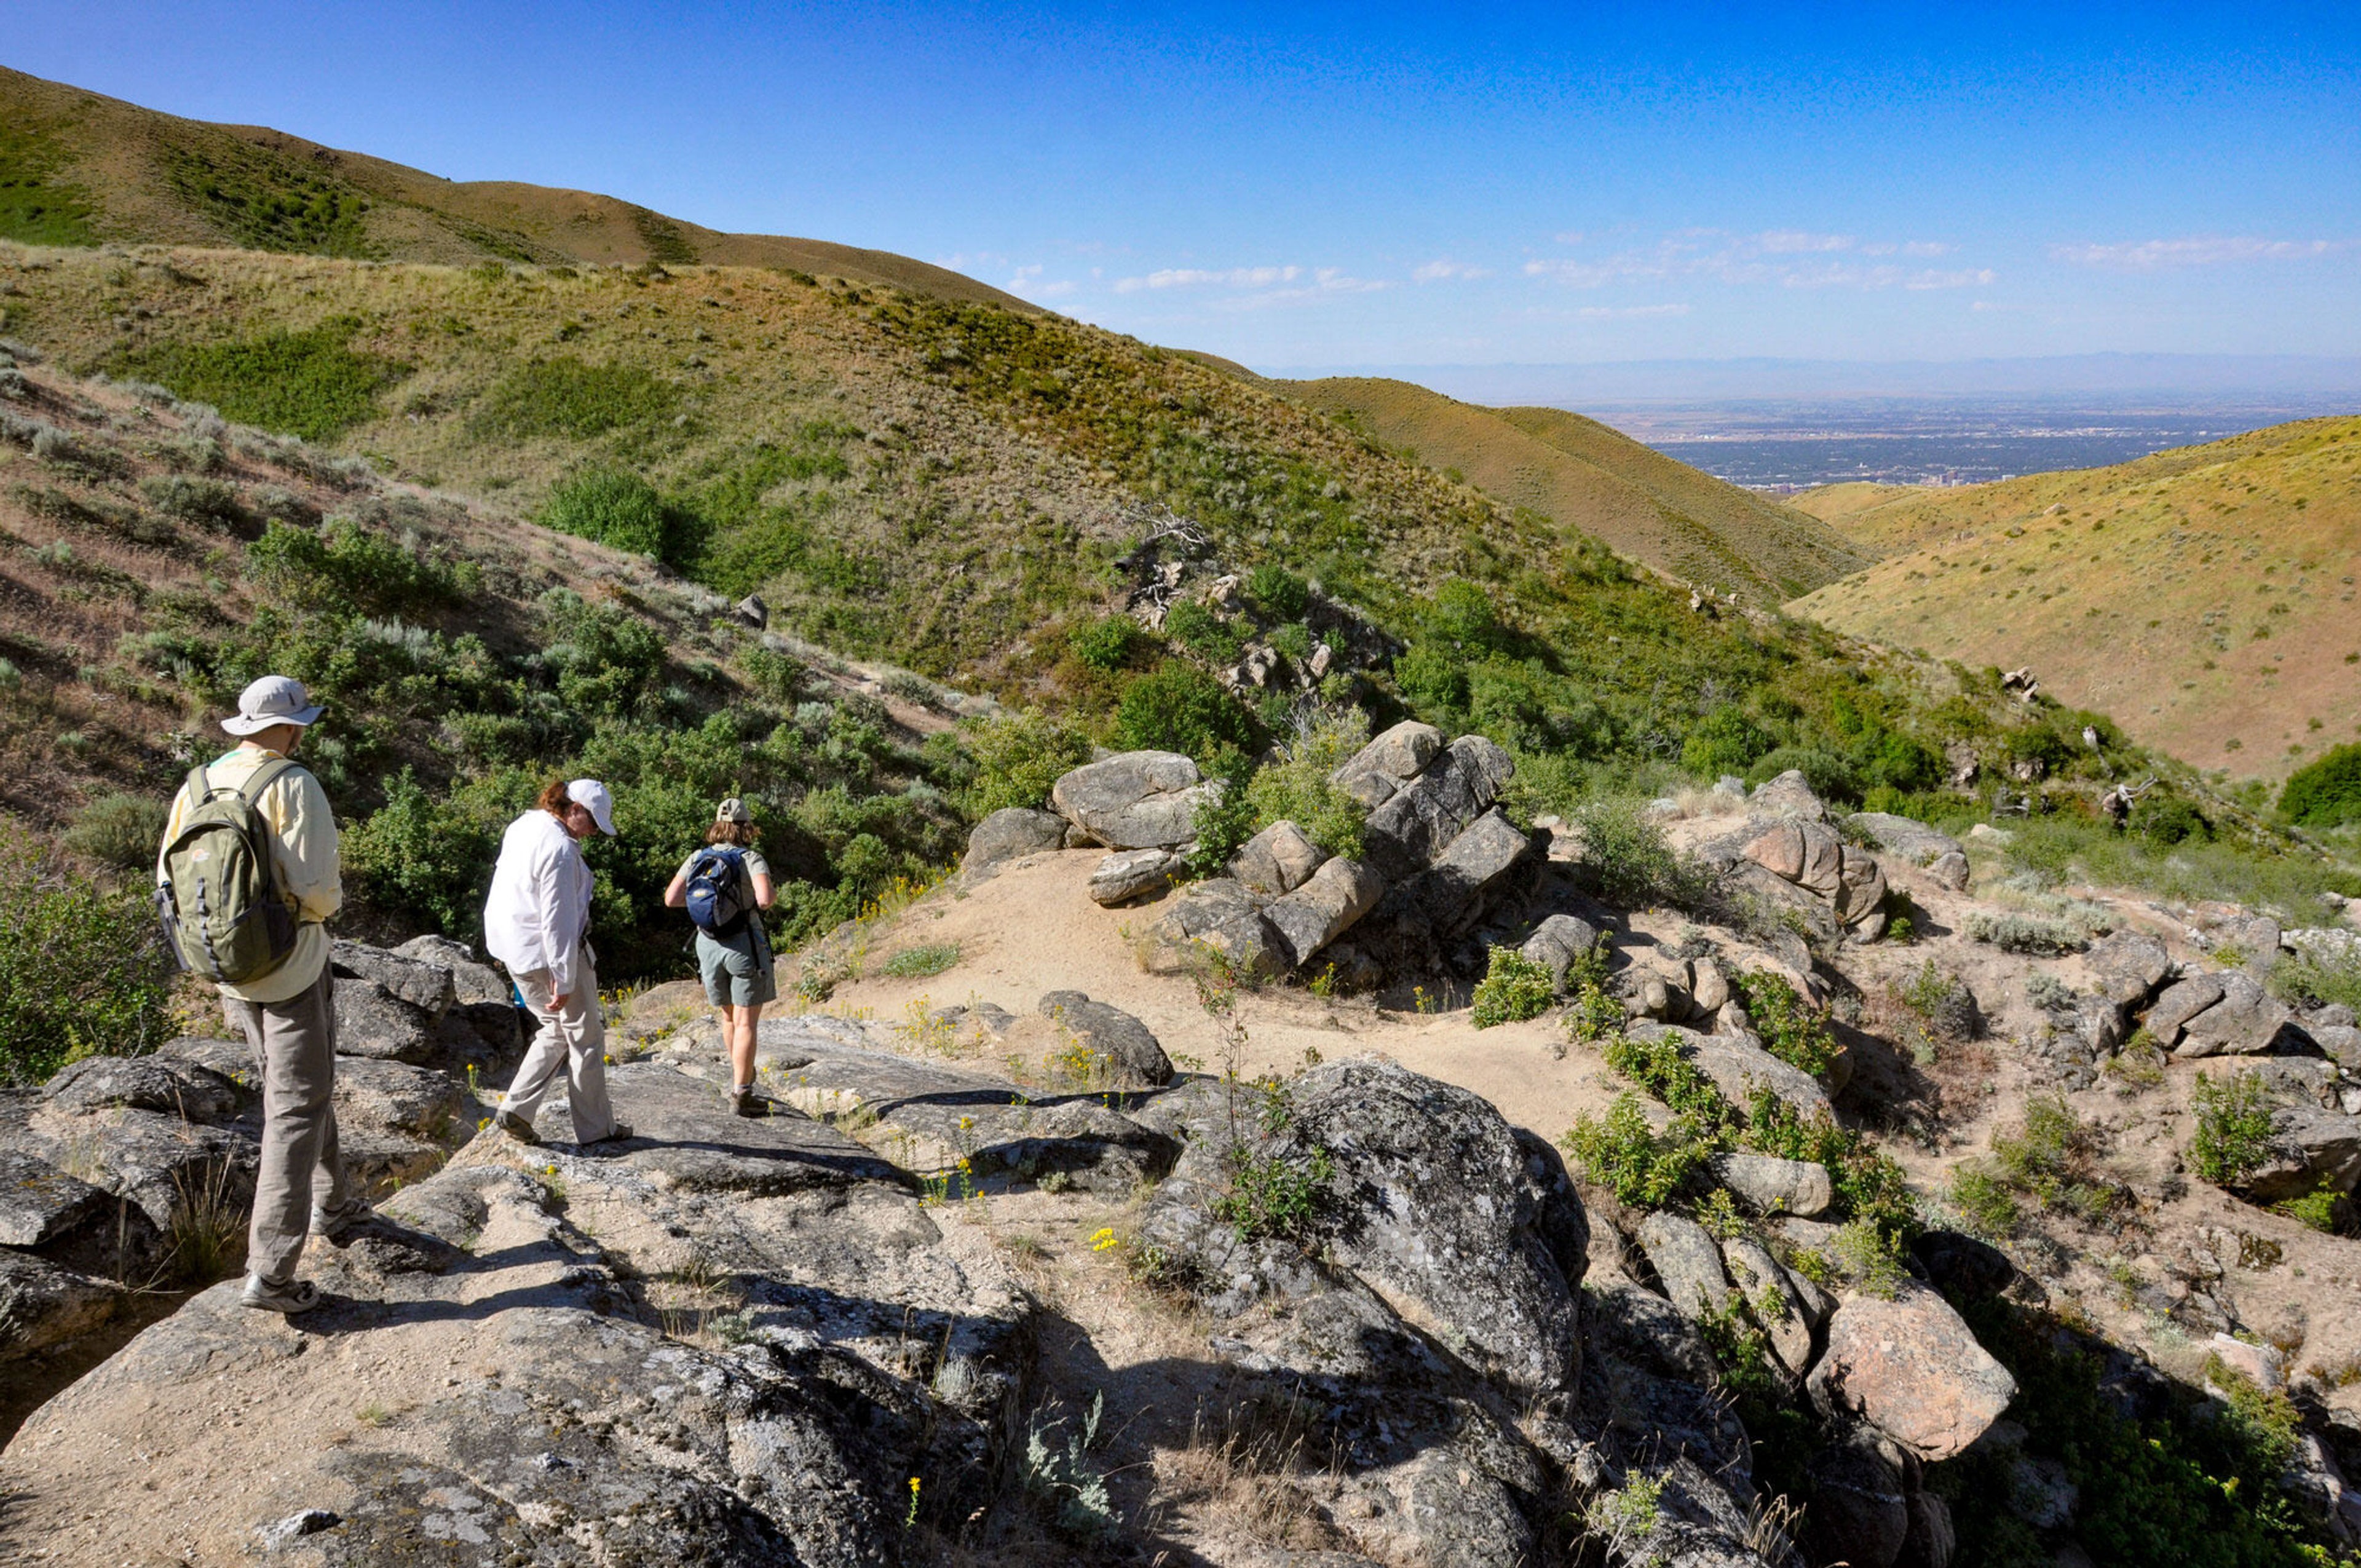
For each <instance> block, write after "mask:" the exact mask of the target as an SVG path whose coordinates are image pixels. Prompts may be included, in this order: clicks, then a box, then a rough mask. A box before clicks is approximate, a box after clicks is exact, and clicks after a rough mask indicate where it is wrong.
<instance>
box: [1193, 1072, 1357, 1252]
mask: <svg viewBox="0 0 2361 1568" xmlns="http://www.w3.org/2000/svg"><path fill="white" fill-rule="evenodd" d="M1233 1092H1235V1093H1239V1094H1251V1095H1256V1096H1258V1097H1259V1100H1260V1103H1259V1104H1258V1105H1257V1106H1256V1107H1255V1113H1254V1120H1255V1124H1256V1125H1257V1128H1258V1129H1259V1131H1260V1134H1261V1136H1260V1138H1259V1139H1256V1138H1252V1137H1248V1136H1241V1137H1240V1138H1239V1139H1238V1140H1237V1141H1236V1142H1235V1143H1233V1144H1232V1145H1231V1146H1230V1147H1229V1149H1228V1151H1227V1154H1226V1157H1225V1158H1224V1165H1225V1166H1226V1167H1227V1175H1228V1178H1229V1180H1228V1185H1227V1188H1226V1190H1224V1191H1223V1192H1221V1193H1220V1194H1218V1195H1217V1196H1216V1197H1215V1198H1214V1200H1213V1216H1214V1218H1216V1219H1218V1220H1220V1221H1222V1222H1223V1223H1225V1224H1227V1225H1228V1226H1229V1227H1230V1229H1231V1230H1232V1231H1234V1232H1235V1233H1236V1234H1237V1238H1238V1240H1240V1241H1241V1242H1255V1241H1260V1240H1263V1239H1265V1238H1270V1239H1273V1240H1279V1241H1297V1242H1300V1241H1301V1240H1303V1239H1304V1236H1305V1234H1306V1233H1307V1232H1308V1231H1309V1230H1310V1229H1311V1226H1312V1222H1313V1221H1314V1220H1315V1219H1317V1218H1318V1217H1319V1214H1320V1210H1321V1205H1322V1203H1323V1200H1324V1198H1325V1196H1326V1189H1327V1186H1328V1183H1329V1181H1330V1180H1331V1179H1333V1178H1334V1176H1335V1174H1336V1165H1335V1161H1334V1158H1333V1157H1331V1156H1330V1155H1329V1153H1328V1151H1327V1150H1326V1149H1324V1148H1323V1147H1321V1146H1319V1145H1318V1144H1315V1143H1310V1142H1307V1141H1306V1140H1304V1139H1302V1138H1301V1137H1299V1136H1297V1135H1296V1130H1295V1114H1294V1108H1293V1107H1292V1106H1291V1105H1290V1103H1289V1102H1288V1098H1287V1091H1285V1090H1284V1089H1282V1088H1280V1087H1279V1086H1278V1085H1277V1084H1276V1083H1275V1082H1271V1081H1265V1082H1262V1083H1258V1084H1244V1085H1235V1086H1234V1087H1233Z"/></svg>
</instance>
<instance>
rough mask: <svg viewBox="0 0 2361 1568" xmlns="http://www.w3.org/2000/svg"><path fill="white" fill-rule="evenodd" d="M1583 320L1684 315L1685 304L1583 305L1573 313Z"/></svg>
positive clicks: (1686, 312) (1626, 319) (1686, 308)
mask: <svg viewBox="0 0 2361 1568" xmlns="http://www.w3.org/2000/svg"><path fill="white" fill-rule="evenodd" d="M1688 313H1689V308H1688V306H1686V305H1585V306H1583V307H1582V309H1580V310H1578V311H1576V312H1575V314H1576V315H1577V316H1580V317H1581V318H1582V319H1583V320H1585V321H1608V320H1615V321H1628V320H1630V319H1631V318H1632V317H1635V316H1685V315H1686V314H1688Z"/></svg>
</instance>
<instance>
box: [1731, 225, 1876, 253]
mask: <svg viewBox="0 0 2361 1568" xmlns="http://www.w3.org/2000/svg"><path fill="white" fill-rule="evenodd" d="M1754 243H1755V246H1756V247H1758V248H1759V249H1761V250H1762V251H1763V254H1764V255H1766V256H1792V255H1795V254H1796V253H1798V252H1804V251H1829V250H1850V249H1851V248H1852V247H1854V246H1855V245H1856V244H1858V243H1859V242H1858V241H1857V240H1855V239H1854V238H1853V236H1850V235H1849V234H1806V232H1804V231H1803V230H1801V229H1772V230H1770V231H1768V232H1767V233H1763V234H1759V235H1756V236H1754Z"/></svg>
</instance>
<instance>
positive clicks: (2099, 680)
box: [1790, 418, 2361, 778]
mask: <svg viewBox="0 0 2361 1568" xmlns="http://www.w3.org/2000/svg"><path fill="white" fill-rule="evenodd" d="M1799 504H1800V505H1803V506H1804V507H1806V509H1808V510H1816V511H1817V512H1819V513H1820V514H1821V515H1823V516H1828V517H1829V518H1831V520H1832V521H1835V522H1836V523H1837V525H1838V526H1839V528H1840V529H1841V530H1843V531H1844V532H1846V533H1848V534H1850V536H1851V537H1853V538H1854V539H1855V540H1857V541H1858V542H1860V543H1861V544H1862V545H1863V546H1864V547H1865V548H1866V549H1867V550H1869V551H1871V552H1872V553H1875V554H1883V555H1885V556H1886V559H1884V560H1883V561H1882V562H1880V563H1879V564H1878V565H1876V566H1874V567H1872V568H1871V569H1870V570H1868V571H1866V572H1863V573H1861V575H1859V576H1854V577H1850V578H1848V579H1846V580H1845V581H1844V582H1842V583H1839V584H1835V585H1833V586H1831V587H1826V588H1822V589H1820V590H1819V591H1818V592H1817V593H1814V594H1812V595H1810V596H1809V597H1808V598H1802V599H1799V600H1797V601H1796V602H1795V604H1794V605H1792V606H1791V607H1790V609H1794V610H1795V611H1796V612H1797V613H1800V614H1804V615H1808V616H1811V617H1813V618H1815V619H1817V620H1820V621H1822V622H1824V623H1825V624H1827V625H1829V626H1833V627H1837V628H1839V629H1840V630H1845V631H1848V632H1851V633H1854V634H1856V635H1859V636H1863V637H1871V638H1875V639H1877V640H1879V641H1884V642H1888V643H1892V644H1894V645H1897V646H1901V647H1915V648H1923V649H1925V650H1926V651H1927V652H1929V653H1932V654H1935V655H1937V656H1938V657H1943V658H1952V659H1958V660H1960V661H1962V662H1963V663H1969V664H1997V665H2000V666H2003V667H2004V668H2011V669H2014V668H2015V667H2017V666H2019V665H2030V666H2031V667H2032V668H2033V670H2034V671H2035V673H2036V674H2038V675H2039V676H2040V678H2041V681H2042V685H2043V689H2044V690H2045V691H2047V692H2049V693H2052V694H2054V695H2056V696H2059V697H2060V698H2061V699H2063V700H2065V701H2068V702H2070V703H2075V704H2078V705H2081V706H2086V707H2098V708H2103V709H2105V710H2106V711H2108V712H2110V713H2113V714H2114V715H2115V716H2116V718H2118V719H2119V720H2120V721H2121V722H2122V723H2123V725H2124V728H2125V730H2126V731H2127V732H2128V733H2130V734H2131V735H2133V736H2135V737H2136V738H2137V739H2139V740H2142V741H2143V742H2145V743H2147V744H2149V745H2152V746H2157V747H2160V748H2162V749H2164V750H2166V751H2171V752H2173V753H2175V754H2176V755H2179V756H2181V757H2184V758H2186V759H2188V760H2189V761H2191V762H2196V763H2198V764H2200V765H2202V766H2206V767H2224V768H2227V769H2229V770H2230V771H2231V772H2232V773H2236V774H2239V775H2243V776H2252V777H2262V778H2279V777H2281V776H2284V775H2285V774H2286V773H2289V772H2290V771H2292V770H2293V769H2294V768H2296V767H2298V766H2300V765H2301V764H2302V763H2303V762H2305V761H2306V760H2308V759H2309V758H2312V757H2314V756H2317V755H2318V754H2320V752H2322V751H2323V750H2325V749H2326V748H2328V747H2330V746H2333V745H2335V744H2337V743H2339V742H2343V741H2349V740H2352V739H2353V737H2354V736H2355V735H2356V733H2361V606H2357V605H2356V600H2355V597H2354V594H2355V578H2356V576H2361V419H2351V418H2343V419H2320V420H2305V421H2301V422H2297V423H2294V424H2284V425H2277V426H2274V427H2272V428H2271V429H2268V430H2261V431H2256V432H2253V433H2249V434H2246V435H2241V436H2236V437H2234V438H2232V439H2230V440H2227V441H2218V442H2213V443H2212V444H2207V445H2204V446H2191V447H2184V448H2180V449H2179V450H2177V451H2172V452H2162V453H2158V454H2157V455H2154V456H2152V457H2145V458H2142V459H2140V460H2139V461H2137V462H2134V463H2125V464H2123V465H2120V466H2115V467H2111V468H2094V469H2088V470H2083V471H2081V472H2075V473H2065V474H2041V475H2035V476H2032V477H2026V478H2022V479H2010V480H2007V481H2004V482H2003V483H1999V484H1992V485H1974V486H1967V487H1962V488H1956V489H1920V488H1902V487H1892V486H1833V487H1830V488H1828V489H1827V490H1821V491H1815V492H1812V493H1811V494H1810V495H1807V496H1806V497H1804V498H1802V499H1801V500H1800V502H1799Z"/></svg>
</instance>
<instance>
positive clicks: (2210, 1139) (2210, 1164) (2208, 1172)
mask: <svg viewBox="0 0 2361 1568" xmlns="http://www.w3.org/2000/svg"><path fill="white" fill-rule="evenodd" d="M2190 1104H2191V1109H2193V1110H2194V1111H2195V1112H2196V1113H2197V1133H2196V1136H2195V1137H2194V1138H2192V1139H2191V1142H2190V1146H2189V1157H2190V1163H2191V1165H2193V1166H2195V1167H2196V1168H2197V1174H2198V1175H2200V1176H2202V1177H2203V1178H2204V1179H2206V1180H2208V1181H2210V1182H2213V1184H2214V1185H2215V1186H2217V1187H2236V1186H2238V1185H2240V1184H2241V1183H2243V1182H2244V1181H2245V1180H2246V1178H2247V1177H2249V1176H2252V1175H2253V1174H2254V1173H2255V1172H2256V1171H2257V1170H2258V1169H2260V1168H2262V1166H2263V1164H2264V1162H2265V1161H2267V1160H2268V1159H2269V1158H2270V1152H2271V1102H2270V1089H2269V1087H2268V1085H2267V1084H2266V1083H2265V1082H2264V1081H2263V1077H2262V1075H2261V1074H2260V1073H2254V1072H2240V1073H2233V1074H2232V1075H2231V1076H2230V1077H2228V1078H2227V1079H2220V1080H2217V1079H2215V1078H2214V1077H2213V1075H2212V1074H2210V1073H2202V1072H2201V1073H2199V1074H2198V1075H2197V1085H2196V1088H2195V1090H2194V1091H2192V1092H2191V1097H2190Z"/></svg>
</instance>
